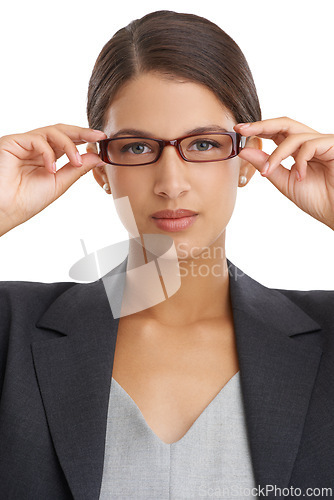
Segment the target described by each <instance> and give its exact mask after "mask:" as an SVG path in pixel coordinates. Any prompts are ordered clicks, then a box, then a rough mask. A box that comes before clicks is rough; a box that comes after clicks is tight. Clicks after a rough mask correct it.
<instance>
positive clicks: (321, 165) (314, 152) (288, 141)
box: [234, 117, 334, 230]
mask: <svg viewBox="0 0 334 500" xmlns="http://www.w3.org/2000/svg"><path fill="white" fill-rule="evenodd" d="M234 129H235V131H236V132H239V133H240V134H241V135H243V136H246V137H250V136H257V137H261V138H264V139H272V140H273V141H274V142H275V144H277V145H278V147H277V148H276V149H275V150H274V151H273V153H272V154H271V155H268V154H266V153H265V152H264V151H261V150H259V149H254V148H250V147H246V148H244V149H243V150H242V151H241V152H240V153H239V156H240V157H241V158H243V159H244V160H247V161H249V162H250V163H251V164H252V165H254V167H255V168H256V169H257V170H259V172H260V173H261V175H263V176H265V177H267V178H268V180H269V181H270V182H271V183H272V184H273V185H274V186H275V187H276V188H277V189H278V190H279V191H281V193H282V194H284V195H285V196H286V197H287V198H289V200H291V201H293V203H295V204H296V205H297V206H298V207H299V208H300V209H301V210H303V211H304V212H306V213H308V214H309V215H311V217H314V218H315V219H317V220H319V221H320V222H323V223H324V224H325V225H326V226H328V227H330V228H331V229H333V230H334V134H321V133H319V132H317V131H316V130H314V129H312V128H310V127H307V126H306V125H304V124H303V123H300V122H297V121H295V120H292V119H291V118H287V117H282V118H273V119H269V120H262V121H257V122H252V123H250V125H249V126H247V124H246V126H245V125H242V124H237V125H235V126H234ZM288 156H292V157H293V158H294V160H295V163H294V164H293V166H292V167H291V170H289V169H287V168H285V167H283V165H281V163H280V162H281V161H282V160H284V159H285V158H287V157H288ZM267 162H268V164H269V167H268V169H267V171H266V172H265V171H264V169H265V166H266V163H267ZM298 174H299V175H300V180H298V179H297V177H298Z"/></svg>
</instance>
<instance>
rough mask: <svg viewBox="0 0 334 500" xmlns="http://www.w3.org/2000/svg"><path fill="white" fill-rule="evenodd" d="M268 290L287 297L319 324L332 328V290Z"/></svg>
mask: <svg viewBox="0 0 334 500" xmlns="http://www.w3.org/2000/svg"><path fill="white" fill-rule="evenodd" d="M270 290H274V291H275V292H279V293H281V294H282V295H284V296H285V297H287V298H288V299H289V300H291V301H292V302H294V303H295V304H296V305H297V306H298V307H300V308H301V309H302V310H303V311H304V312H305V313H306V314H308V315H310V316H312V317H313V318H314V319H315V320H316V321H318V322H319V324H322V325H324V326H325V325H326V326H330V325H332V326H333V327H334V290H285V289H280V288H271V289H270Z"/></svg>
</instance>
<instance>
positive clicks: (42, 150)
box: [7, 133, 56, 173]
mask: <svg viewBox="0 0 334 500" xmlns="http://www.w3.org/2000/svg"><path fill="white" fill-rule="evenodd" d="M7 140H8V146H7V152H9V153H10V154H12V155H14V156H15V157H16V158H17V159H19V160H21V161H24V160H25V161H26V160H28V159H29V158H31V157H32V156H33V157H34V158H36V157H37V156H38V155H41V156H42V157H43V164H44V167H45V168H46V169H47V170H48V171H49V172H51V173H54V170H53V164H54V163H55V160H56V156H55V152H54V151H53V149H52V148H51V146H50V144H49V143H48V142H47V141H46V140H45V139H44V138H43V137H42V136H40V135H39V134H32V133H30V134H29V133H25V134H15V135H11V136H8V138H7Z"/></svg>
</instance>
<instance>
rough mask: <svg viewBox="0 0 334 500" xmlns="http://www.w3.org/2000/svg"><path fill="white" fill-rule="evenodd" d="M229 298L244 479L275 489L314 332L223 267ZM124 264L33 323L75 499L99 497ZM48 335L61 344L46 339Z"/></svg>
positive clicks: (299, 425)
mask: <svg viewBox="0 0 334 500" xmlns="http://www.w3.org/2000/svg"><path fill="white" fill-rule="evenodd" d="M227 262H228V266H229V272H230V279H229V282H230V298H231V305H232V311H233V318H234V326H235V334H236V342H237V349H238V357H239V366H240V377H241V386H242V393H243V399H244V405H245V414H246V422H247V429H248V435H249V441H250V449H251V457H252V462H253V466H254V476H255V480H256V483H257V484H258V485H265V484H276V485H281V487H285V486H287V485H288V481H289V478H290V475H291V472H292V467H293V463H294V460H295V458H296V454H297V451H298V446H299V442H300V439H301V434H302V429H303V423H304V420H305V416H306V412H307V407H308V403H309V399H310V396H311V391H312V388H313V385H314V381H315V377H316V373H317V369H318V365H319V361H320V357H321V352H322V350H321V346H320V342H319V337H318V336H317V335H310V334H308V335H301V334H305V333H308V332H314V331H318V330H319V329H320V326H319V324H318V323H316V322H315V321H314V320H313V319H312V318H310V317H309V316H308V315H307V314H306V313H305V312H303V311H302V310H301V309H300V308H299V307H298V306H297V305H295V304H294V303H293V302H292V301H290V300H289V299H288V298H287V297H285V296H284V295H283V294H282V293H280V292H278V291H276V290H270V289H268V288H266V287H264V286H263V285H261V284H260V283H258V282H256V281H255V280H253V279H252V278H250V277H249V276H247V275H246V274H244V273H243V272H242V271H241V270H240V269H238V268H237V267H236V266H234V265H233V264H232V263H231V262H230V261H229V260H228V259H227ZM126 265H127V258H126V259H125V260H124V261H123V262H122V263H121V264H120V265H119V266H117V267H116V268H115V269H113V270H112V271H111V272H110V273H108V275H106V277H104V278H102V280H101V279H99V280H97V281H95V282H93V283H89V284H75V285H73V286H72V287H71V288H70V289H68V290H67V291H66V292H64V293H63V294H62V295H61V296H60V297H58V298H57V299H56V300H55V301H54V302H53V303H52V304H51V306H50V307H49V309H48V310H47V311H46V312H45V313H44V314H43V316H42V317H41V318H40V319H39V321H38V322H37V324H36V326H37V327H38V328H40V329H42V330H44V331H43V333H42V338H41V340H38V341H35V342H33V343H32V353H33V359H34V364H35V370H36V376H37V378H38V383H39V387H40V391H41V396H42V398H43V403H44V407H45V411H46V415H47V419H48V424H49V428H50V432H51V435H52V438H53V442H54V446H55V450H56V453H57V456H58V458H59V462H60V464H61V466H62V468H63V471H64V474H65V477H66V479H67V481H68V484H69V486H70V488H71V491H72V494H73V497H74V498H75V500H79V499H80V500H92V499H96V500H98V498H99V492H100V487H101V481H102V474H103V460H104V448H105V433H106V424H107V413H108V402H109V391H110V383H111V376H112V367H113V360H114V353H115V345H116V339H117V330H118V323H119V319H114V318H113V316H112V313H111V307H110V300H113V299H115V300H116V301H118V302H119V295H120V289H121V288H122V286H121V281H122V280H121V281H119V283H118V284H117V286H116V283H117V280H116V281H113V280H111V281H110V282H108V280H107V279H105V278H108V277H112V276H115V275H116V274H119V275H120V276H121V273H122V272H124V271H125V270H126ZM48 330H52V331H53V332H54V331H57V332H59V334H61V336H59V337H58V338H55V337H54V333H53V335H52V338H49V339H48V333H47V331H48Z"/></svg>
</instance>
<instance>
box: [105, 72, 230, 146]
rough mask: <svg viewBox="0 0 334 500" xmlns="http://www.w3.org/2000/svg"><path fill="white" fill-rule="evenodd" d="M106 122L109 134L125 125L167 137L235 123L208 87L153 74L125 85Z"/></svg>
mask: <svg viewBox="0 0 334 500" xmlns="http://www.w3.org/2000/svg"><path fill="white" fill-rule="evenodd" d="M105 123H106V126H105V129H104V131H105V133H106V134H107V135H108V136H111V135H113V134H115V133H116V132H117V131H118V130H119V129H122V128H135V129H142V130H147V131H149V132H151V134H152V135H156V136H160V137H163V138H165V139H174V138H175V137H177V136H181V135H183V134H184V132H185V131H187V130H190V129H194V128H196V127H205V126H208V125H212V124H216V125H219V126H221V127H223V128H226V129H227V130H232V128H233V125H235V124H236V122H235V120H234V119H233V118H232V116H231V113H230V111H229V110H228V109H227V108H226V107H225V106H224V105H223V104H222V103H221V102H220V101H219V99H218V98H217V96H216V95H215V94H214V93H213V92H212V91H211V90H210V89H208V88H207V87H206V86H204V85H201V84H199V83H195V82H190V81H180V80H172V79H167V78H165V77H163V75H159V74H154V73H145V74H141V75H139V76H138V77H136V78H135V79H133V80H131V81H129V82H127V83H126V84H125V85H123V87H122V88H121V89H120V90H119V92H118V93H117V95H116V97H115V98H114V100H113V102H112V103H111V105H110V107H109V109H108V110H107V113H106V120H105Z"/></svg>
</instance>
